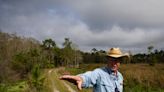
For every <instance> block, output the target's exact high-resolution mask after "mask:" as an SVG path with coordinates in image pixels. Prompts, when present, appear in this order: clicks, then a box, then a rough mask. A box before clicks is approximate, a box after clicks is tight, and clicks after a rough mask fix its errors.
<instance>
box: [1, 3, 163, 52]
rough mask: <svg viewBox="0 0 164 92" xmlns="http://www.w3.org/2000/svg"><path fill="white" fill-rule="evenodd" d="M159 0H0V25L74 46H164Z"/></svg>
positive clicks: (86, 48) (137, 49) (87, 48)
mask: <svg viewBox="0 0 164 92" xmlns="http://www.w3.org/2000/svg"><path fill="white" fill-rule="evenodd" d="M163 11H164V0H0V30H1V31H3V32H8V33H16V34H17V35H20V36H25V37H33V38H35V39H37V40H39V41H42V40H44V39H46V38H52V39H53V40H54V41H55V42H56V43H57V45H59V46H61V44H62V43H63V42H64V38H70V40H72V41H73V42H74V43H75V44H77V45H78V47H79V49H80V50H84V51H90V50H91V49H92V48H96V49H98V50H100V49H102V50H107V49H108V48H111V47H120V48H122V49H123V51H125V52H126V51H129V50H130V51H131V52H132V53H138V52H140V53H143V52H146V51H147V47H148V46H150V45H153V46H154V48H155V49H159V50H161V49H164V12H163Z"/></svg>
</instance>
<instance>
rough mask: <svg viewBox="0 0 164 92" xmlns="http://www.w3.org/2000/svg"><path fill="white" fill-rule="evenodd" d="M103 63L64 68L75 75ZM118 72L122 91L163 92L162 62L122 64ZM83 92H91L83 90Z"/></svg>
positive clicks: (163, 65) (163, 66)
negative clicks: (121, 76)
mask: <svg viewBox="0 0 164 92" xmlns="http://www.w3.org/2000/svg"><path fill="white" fill-rule="evenodd" d="M102 66H104V64H90V65H81V67H80V68H79V69H75V68H66V70H67V71H69V72H70V73H71V74H73V75H76V74H79V73H83V72H85V71H88V70H93V69H95V68H97V67H102ZM120 72H121V73H122V75H123V77H124V92H164V64H156V65H155V66H149V65H148V64H122V65H121V67H120ZM83 92H92V91H91V90H85V91H83Z"/></svg>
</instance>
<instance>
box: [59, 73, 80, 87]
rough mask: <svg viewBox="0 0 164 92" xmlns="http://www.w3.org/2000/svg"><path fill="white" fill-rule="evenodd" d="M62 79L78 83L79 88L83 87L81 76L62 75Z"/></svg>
mask: <svg viewBox="0 0 164 92" xmlns="http://www.w3.org/2000/svg"><path fill="white" fill-rule="evenodd" d="M60 79H61V80H67V81H69V82H72V83H74V84H76V85H77V88H78V89H79V90H81V89H82V87H81V86H82V83H83V79H82V78H81V77H80V76H72V75H63V76H61V77H60Z"/></svg>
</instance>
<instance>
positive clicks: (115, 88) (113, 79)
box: [60, 48, 128, 92]
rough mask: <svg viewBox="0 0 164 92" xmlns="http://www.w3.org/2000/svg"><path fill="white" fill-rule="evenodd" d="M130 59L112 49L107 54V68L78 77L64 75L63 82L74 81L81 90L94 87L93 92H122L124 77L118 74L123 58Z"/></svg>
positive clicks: (117, 49)
mask: <svg viewBox="0 0 164 92" xmlns="http://www.w3.org/2000/svg"><path fill="white" fill-rule="evenodd" d="M123 57H128V54H123V53H122V52H121V50H120V49H119V48H111V49H110V50H109V52H108V53H107V58H108V62H107V66H106V67H102V68H97V69H95V70H93V71H88V72H86V73H83V74H79V75H77V76H72V75H64V76H61V77H60V79H62V80H68V81H70V80H73V81H75V82H76V84H77V87H78V89H79V90H81V89H82V88H88V87H93V92H122V91H123V76H122V74H121V73H120V72H118V69H119V66H120V62H121V58H123Z"/></svg>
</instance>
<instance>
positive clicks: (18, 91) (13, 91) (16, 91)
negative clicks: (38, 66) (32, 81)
mask: <svg viewBox="0 0 164 92" xmlns="http://www.w3.org/2000/svg"><path fill="white" fill-rule="evenodd" d="M26 89H27V83H26V81H21V82H17V83H16V84H13V85H10V86H8V87H7V90H6V92H24V91H25V90H26Z"/></svg>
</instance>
